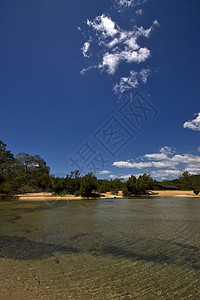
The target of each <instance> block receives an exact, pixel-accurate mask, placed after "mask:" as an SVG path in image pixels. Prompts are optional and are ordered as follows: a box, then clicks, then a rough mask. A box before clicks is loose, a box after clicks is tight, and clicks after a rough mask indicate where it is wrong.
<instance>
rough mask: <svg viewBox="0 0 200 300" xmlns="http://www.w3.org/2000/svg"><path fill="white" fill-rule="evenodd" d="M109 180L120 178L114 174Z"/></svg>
mask: <svg viewBox="0 0 200 300" xmlns="http://www.w3.org/2000/svg"><path fill="white" fill-rule="evenodd" d="M109 178H110V179H116V178H118V176H117V175H114V174H112V175H110V176H109Z"/></svg>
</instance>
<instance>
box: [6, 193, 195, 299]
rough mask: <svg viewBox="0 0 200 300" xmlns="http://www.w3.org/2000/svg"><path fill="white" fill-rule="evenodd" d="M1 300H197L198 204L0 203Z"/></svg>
mask: <svg viewBox="0 0 200 300" xmlns="http://www.w3.org/2000/svg"><path fill="white" fill-rule="evenodd" d="M0 299H1V300H3V299H6V300H9V299H17V300H18V299H19V300H24V299H26V300H27V299H45V300H48V299H51V300H53V299H61V300H62V299H63V300H66V299H73V300H75V299H200V200H199V199H198V198H150V199H149V198H148V199H145V198H143V199H142V198H140V199H97V200H82V201H78V200H76V201H58V202H56V203H52V202H49V203H48V202H45V201H43V202H23V203H22V202H19V201H18V202H13V201H4V202H1V203H0Z"/></svg>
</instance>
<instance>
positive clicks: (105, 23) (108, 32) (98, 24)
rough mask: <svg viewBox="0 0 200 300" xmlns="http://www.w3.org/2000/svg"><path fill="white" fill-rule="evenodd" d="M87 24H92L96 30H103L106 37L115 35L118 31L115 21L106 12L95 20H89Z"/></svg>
mask: <svg viewBox="0 0 200 300" xmlns="http://www.w3.org/2000/svg"><path fill="white" fill-rule="evenodd" d="M87 25H88V26H92V27H93V28H94V29H96V31H100V32H102V34H103V36H104V37H108V36H113V35H115V34H116V33H117V30H116V29H115V26H116V25H115V23H114V22H113V21H112V20H111V19H110V18H109V17H107V16H106V15H105V14H103V15H101V16H98V17H96V18H95V19H94V21H90V20H87Z"/></svg>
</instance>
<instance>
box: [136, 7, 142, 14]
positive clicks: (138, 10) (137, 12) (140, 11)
mask: <svg viewBox="0 0 200 300" xmlns="http://www.w3.org/2000/svg"><path fill="white" fill-rule="evenodd" d="M135 13H136V15H142V14H143V10H142V9H141V8H140V9H137V10H136V12H135Z"/></svg>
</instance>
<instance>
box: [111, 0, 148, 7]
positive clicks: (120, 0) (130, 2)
mask: <svg viewBox="0 0 200 300" xmlns="http://www.w3.org/2000/svg"><path fill="white" fill-rule="evenodd" d="M145 2H147V0H116V3H117V4H118V6H119V7H120V8H130V7H133V6H138V5H142V4H143V3H145Z"/></svg>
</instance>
